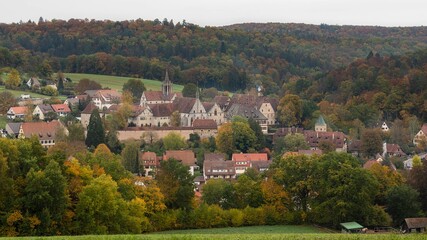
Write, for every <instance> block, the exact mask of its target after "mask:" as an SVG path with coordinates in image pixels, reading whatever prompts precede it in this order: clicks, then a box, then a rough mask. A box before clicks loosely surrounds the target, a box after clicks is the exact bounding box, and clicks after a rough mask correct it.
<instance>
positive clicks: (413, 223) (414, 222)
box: [405, 218, 427, 228]
mask: <svg viewBox="0 0 427 240" xmlns="http://www.w3.org/2000/svg"><path fill="white" fill-rule="evenodd" d="M405 223H406V225H407V226H408V228H425V227H427V218H405Z"/></svg>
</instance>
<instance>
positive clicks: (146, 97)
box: [139, 71, 182, 107]
mask: <svg viewBox="0 0 427 240" xmlns="http://www.w3.org/2000/svg"><path fill="white" fill-rule="evenodd" d="M177 97H182V94H181V93H174V92H173V84H172V81H171V80H170V79H169V74H168V72H167V71H166V75H165V80H164V81H163V82H162V90H161V91H144V92H143V93H142V95H141V100H140V104H139V105H140V106H143V107H144V106H147V105H148V104H162V103H172V102H173V101H175V99H176V98H177Z"/></svg>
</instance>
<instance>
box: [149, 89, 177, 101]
mask: <svg viewBox="0 0 427 240" xmlns="http://www.w3.org/2000/svg"><path fill="white" fill-rule="evenodd" d="M144 95H145V98H146V99H147V101H171V100H172V98H173V97H174V96H175V95H176V96H177V97H180V96H181V97H182V94H180V93H170V94H169V95H167V96H166V95H163V92H162V91H145V92H144Z"/></svg>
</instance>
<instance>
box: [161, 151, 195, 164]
mask: <svg viewBox="0 0 427 240" xmlns="http://www.w3.org/2000/svg"><path fill="white" fill-rule="evenodd" d="M171 158H173V159H175V160H178V161H180V162H181V163H182V164H184V165H185V166H195V165H196V157H195V155H194V152H193V151H191V150H168V151H166V152H165V154H164V155H163V160H169V159H171Z"/></svg>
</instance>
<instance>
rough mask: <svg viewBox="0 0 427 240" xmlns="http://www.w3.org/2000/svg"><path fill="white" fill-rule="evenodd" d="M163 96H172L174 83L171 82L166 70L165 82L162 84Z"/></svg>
mask: <svg viewBox="0 0 427 240" xmlns="http://www.w3.org/2000/svg"><path fill="white" fill-rule="evenodd" d="M162 92H163V96H169V95H171V94H172V82H171V81H170V80H169V74H168V71H167V70H166V75H165V80H164V81H163V83H162Z"/></svg>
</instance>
